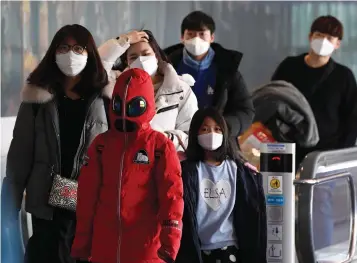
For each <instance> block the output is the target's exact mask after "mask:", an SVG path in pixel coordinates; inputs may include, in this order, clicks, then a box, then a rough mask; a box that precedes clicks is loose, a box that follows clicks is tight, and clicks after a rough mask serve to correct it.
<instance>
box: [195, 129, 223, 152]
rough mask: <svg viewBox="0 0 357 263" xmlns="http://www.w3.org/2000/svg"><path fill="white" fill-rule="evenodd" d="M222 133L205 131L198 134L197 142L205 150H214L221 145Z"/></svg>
mask: <svg viewBox="0 0 357 263" xmlns="http://www.w3.org/2000/svg"><path fill="white" fill-rule="evenodd" d="M222 143H223V134H220V133H215V132H212V133H206V134H201V135H198V144H199V145H201V147H202V148H203V149H205V150H207V151H215V150H217V149H218V148H219V147H221V146H222Z"/></svg>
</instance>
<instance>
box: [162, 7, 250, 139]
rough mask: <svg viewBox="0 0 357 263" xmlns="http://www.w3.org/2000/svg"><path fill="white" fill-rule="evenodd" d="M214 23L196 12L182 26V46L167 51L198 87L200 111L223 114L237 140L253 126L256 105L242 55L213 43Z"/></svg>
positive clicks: (180, 70) (171, 58)
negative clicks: (244, 73)
mask: <svg viewBox="0 0 357 263" xmlns="http://www.w3.org/2000/svg"><path fill="white" fill-rule="evenodd" d="M214 32H215V22H214V21H213V19H212V17H210V16H209V15H207V14H205V13H203V12H201V11H194V12H192V13H190V14H189V15H187V16H186V17H185V18H184V19H183V21H182V24H181V42H182V43H181V44H177V45H174V46H171V47H168V48H167V49H166V50H165V52H166V54H167V55H168V56H169V58H170V60H171V62H172V64H173V65H174V67H175V69H176V70H177V73H178V74H185V73H187V74H190V75H192V76H193V77H194V79H195V81H196V83H195V85H194V87H193V91H194V93H195V95H196V97H197V100H198V106H199V108H200V109H202V108H206V107H214V108H216V109H218V110H219V111H221V112H222V113H223V115H224V117H225V119H226V121H227V124H228V126H229V128H230V135H231V136H232V137H234V139H235V140H236V138H237V137H238V136H239V135H240V134H242V133H243V132H244V131H245V130H246V129H247V128H249V127H250V125H251V124H252V120H253V117H254V108H253V103H252V100H251V98H250V94H249V92H248V90H247V87H246V84H245V82H244V79H243V77H242V75H241V73H240V72H239V71H238V67H239V64H240V61H241V59H242V56H243V55H242V53H240V52H237V51H233V50H227V49H225V48H223V47H222V46H221V45H219V44H216V43H213V41H214Z"/></svg>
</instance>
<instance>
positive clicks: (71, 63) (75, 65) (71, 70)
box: [56, 50, 88, 77]
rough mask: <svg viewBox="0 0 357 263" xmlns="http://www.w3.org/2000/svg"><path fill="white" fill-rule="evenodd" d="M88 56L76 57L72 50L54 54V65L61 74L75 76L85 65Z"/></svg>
mask: <svg viewBox="0 0 357 263" xmlns="http://www.w3.org/2000/svg"><path fill="white" fill-rule="evenodd" d="M87 59H88V56H86V55H78V54H76V53H74V52H73V51H72V50H71V51H69V52H67V53H64V54H56V64H57V66H58V68H59V69H60V70H61V71H62V73H63V74H65V75H66V76H69V77H74V76H77V75H78V74H79V73H81V72H82V71H83V69H84V68H85V67H86V65H87Z"/></svg>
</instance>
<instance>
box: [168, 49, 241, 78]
mask: <svg viewBox="0 0 357 263" xmlns="http://www.w3.org/2000/svg"><path fill="white" fill-rule="evenodd" d="M211 47H212V49H213V50H214V52H215V58H214V62H215V63H216V64H217V67H218V69H219V70H222V71H228V73H232V72H236V71H237V70H238V68H239V65H240V62H241V60H242V58H243V53H241V52H239V51H235V50H230V49H225V48H224V47H222V46H221V45H220V44H218V43H212V44H211ZM183 49H184V45H183V44H182V43H180V44H176V45H172V46H169V47H167V48H165V49H164V52H165V53H166V54H167V55H168V56H169V57H170V59H171V61H172V63H173V64H174V67H175V68H176V67H177V65H178V63H179V62H180V61H181V60H182V51H183Z"/></svg>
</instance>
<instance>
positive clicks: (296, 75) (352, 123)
mask: <svg viewBox="0 0 357 263" xmlns="http://www.w3.org/2000/svg"><path fill="white" fill-rule="evenodd" d="M342 38H343V26H342V24H341V22H340V21H339V20H338V19H336V18H335V17H333V16H321V17H319V18H317V19H316V20H315V21H314V22H313V23H312V25H311V29H310V35H309V41H310V50H309V53H306V54H302V55H299V56H296V57H288V58H286V59H285V60H284V61H283V62H282V63H281V64H280V65H279V67H278V68H277V70H276V72H275V73H274V75H273V77H272V79H273V80H285V81H288V82H290V83H292V84H293V85H294V86H295V87H296V88H298V89H299V90H300V91H301V93H302V94H303V95H304V96H305V97H306V99H307V100H308V102H309V104H310V106H311V108H312V111H313V113H314V115H315V119H316V123H317V127H318V130H319V136H320V141H319V143H318V144H317V145H316V146H315V147H311V148H302V147H299V145H297V152H296V155H297V164H299V163H300V162H301V161H302V160H303V158H304V156H305V155H306V154H308V153H310V152H312V151H315V150H318V151H326V150H331V149H338V148H346V147H351V146H354V145H355V143H356V138H357V84H356V79H355V77H354V75H353V73H352V71H351V70H350V69H349V68H348V67H346V66H343V65H341V64H339V63H336V62H335V61H334V60H333V59H332V58H331V55H332V53H333V52H334V51H335V50H336V49H338V48H339V47H340V44H341V40H342ZM333 189H334V183H331V184H324V185H323V186H319V187H316V188H315V190H314V191H315V192H314V207H318V208H316V209H314V215H313V216H314V224H313V226H314V231H315V233H319V234H316V235H315V236H314V244H315V249H321V248H323V247H327V246H329V245H331V244H332V238H333V235H332V234H333V228H334V219H333V216H332V215H333V210H332V196H333V194H332V192H333Z"/></svg>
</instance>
